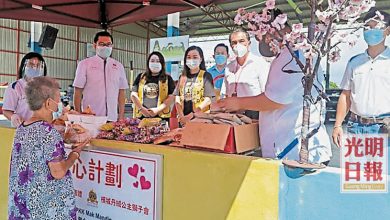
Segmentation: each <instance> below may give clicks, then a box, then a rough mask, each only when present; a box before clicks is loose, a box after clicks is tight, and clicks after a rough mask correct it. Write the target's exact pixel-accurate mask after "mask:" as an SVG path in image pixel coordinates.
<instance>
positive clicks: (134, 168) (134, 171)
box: [127, 164, 138, 178]
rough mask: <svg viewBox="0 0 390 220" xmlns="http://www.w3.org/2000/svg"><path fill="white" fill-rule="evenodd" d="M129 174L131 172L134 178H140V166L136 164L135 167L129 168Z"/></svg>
mask: <svg viewBox="0 0 390 220" xmlns="http://www.w3.org/2000/svg"><path fill="white" fill-rule="evenodd" d="M127 172H129V174H130V176H133V177H135V178H137V176H138V164H134V165H133V167H129V168H128V169H127Z"/></svg>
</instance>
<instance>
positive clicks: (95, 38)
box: [93, 31, 114, 44]
mask: <svg viewBox="0 0 390 220" xmlns="http://www.w3.org/2000/svg"><path fill="white" fill-rule="evenodd" d="M99 37H110V38H111V42H112V43H114V38H112V35H111V34H110V33H109V32H108V31H100V32H97V33H96V34H95V37H94V38H93V42H94V43H95V44H96V42H98V40H99Z"/></svg>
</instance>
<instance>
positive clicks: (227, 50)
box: [214, 43, 229, 54]
mask: <svg viewBox="0 0 390 220" xmlns="http://www.w3.org/2000/svg"><path fill="white" fill-rule="evenodd" d="M218 47H224V48H225V49H226V53H227V54H229V47H228V46H227V45H226V44H224V43H220V44H217V46H215V47H214V53H215V51H216V50H217V48H218Z"/></svg>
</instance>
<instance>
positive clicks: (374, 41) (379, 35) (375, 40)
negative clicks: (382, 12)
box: [364, 29, 385, 46]
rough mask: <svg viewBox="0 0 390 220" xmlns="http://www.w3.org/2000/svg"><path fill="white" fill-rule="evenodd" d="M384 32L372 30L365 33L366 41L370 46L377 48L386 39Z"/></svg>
mask: <svg viewBox="0 0 390 220" xmlns="http://www.w3.org/2000/svg"><path fill="white" fill-rule="evenodd" d="M383 32H384V30H382V29H370V30H366V31H364V40H365V41H366V43H367V44H368V46H375V45H378V44H380V43H381V42H382V41H383V40H384V39H385V36H384V33H383Z"/></svg>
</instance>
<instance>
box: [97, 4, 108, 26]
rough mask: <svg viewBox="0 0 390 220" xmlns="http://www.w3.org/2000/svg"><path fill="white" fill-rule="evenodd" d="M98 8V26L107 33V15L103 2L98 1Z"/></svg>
mask: <svg viewBox="0 0 390 220" xmlns="http://www.w3.org/2000/svg"><path fill="white" fill-rule="evenodd" d="M99 6H100V25H101V26H102V29H104V30H105V31H107V28H108V23H107V13H106V2H105V0H99Z"/></svg>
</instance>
